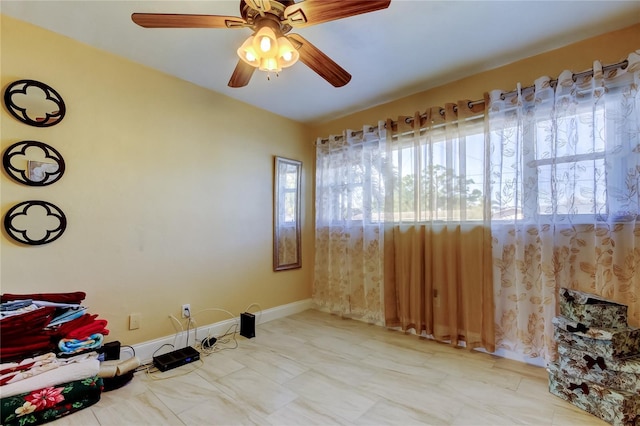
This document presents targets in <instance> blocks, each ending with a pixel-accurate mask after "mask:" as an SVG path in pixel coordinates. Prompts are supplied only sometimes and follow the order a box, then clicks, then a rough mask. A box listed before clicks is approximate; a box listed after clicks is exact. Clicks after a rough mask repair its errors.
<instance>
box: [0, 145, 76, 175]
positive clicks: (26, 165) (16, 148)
mask: <svg viewBox="0 0 640 426" xmlns="http://www.w3.org/2000/svg"><path fill="white" fill-rule="evenodd" d="M36 158H37V159H38V160H35V159H36ZM39 160H42V161H39ZM2 165H3V166H4V169H5V171H6V172H7V174H8V175H9V176H11V177H12V178H13V179H14V180H16V181H18V182H20V183H23V184H25V185H29V186H45V185H51V184H52V183H54V182H57V181H58V180H59V179H60V178H61V177H62V175H63V174H64V170H65V164H64V159H63V158H62V155H60V153H59V152H58V151H56V150H55V149H54V148H53V147H51V146H49V145H47V144H46V143H42V142H38V141H22V142H17V143H14V144H13V145H11V146H10V147H9V148H7V149H6V151H5V152H4V155H3V156H2Z"/></svg>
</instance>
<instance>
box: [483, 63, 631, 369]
mask: <svg viewBox="0 0 640 426" xmlns="http://www.w3.org/2000/svg"><path fill="white" fill-rule="evenodd" d="M639 54H640V51H637V52H635V53H632V54H631V55H629V58H628V65H627V67H626V68H625V69H621V68H615V69H612V70H608V71H603V67H602V65H601V64H600V63H599V62H595V63H594V67H593V73H584V74H586V75H583V74H582V73H581V74H578V75H574V74H572V73H571V72H570V71H565V72H563V73H562V74H561V75H560V76H559V77H558V79H557V84H555V85H554V84H552V83H553V82H552V80H551V79H550V78H547V77H542V78H540V79H538V80H537V81H536V82H535V86H534V87H533V88H527V89H523V88H521V87H520V86H518V89H517V90H516V91H515V92H514V93H509V94H506V95H504V94H502V93H500V92H498V91H496V92H492V93H491V96H490V103H489V108H488V112H487V117H488V123H489V133H488V143H489V146H490V155H491V163H490V169H489V170H488V172H489V180H490V185H491V187H490V198H491V210H492V212H491V213H492V223H491V232H492V236H493V256H494V283H495V296H496V339H497V346H498V347H499V348H502V349H505V350H508V351H513V352H516V353H518V354H521V355H524V356H528V357H534V358H535V357H539V358H541V359H543V360H549V359H553V358H554V357H555V343H554V342H553V326H552V324H551V319H552V318H553V317H554V316H555V315H556V312H557V302H558V301H557V298H556V296H557V294H558V291H559V288H560V287H570V288H576V289H581V290H584V291H588V292H592V293H596V294H599V295H602V296H604V297H607V298H610V299H612V300H615V301H618V302H620V303H625V304H627V305H629V313H630V323H631V324H632V325H635V326H640V221H637V218H638V214H639V213H640V209H639V205H640V198H639V192H638V191H639V188H640V180H639V175H640V140H639V138H638V135H639V133H640V118H639V114H640V97H639V94H638V85H639V84H640V55H639Z"/></svg>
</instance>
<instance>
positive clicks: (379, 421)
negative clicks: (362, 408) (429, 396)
mask: <svg viewBox="0 0 640 426" xmlns="http://www.w3.org/2000/svg"><path fill="white" fill-rule="evenodd" d="M355 424H357V425H363V426H367V425H389V426H395V425H407V426H410V425H447V424H449V423H448V422H446V421H444V420H442V419H440V418H438V417H435V416H433V415H431V414H428V413H425V412H423V411H420V410H416V409H415V408H413V407H408V406H406V405H402V404H397V403H395V402H391V401H386V400H381V401H378V402H377V403H376V404H375V405H374V406H373V407H371V409H369V410H368V411H367V412H366V413H364V414H363V415H362V416H360V418H359V419H357V420H356V421H355Z"/></svg>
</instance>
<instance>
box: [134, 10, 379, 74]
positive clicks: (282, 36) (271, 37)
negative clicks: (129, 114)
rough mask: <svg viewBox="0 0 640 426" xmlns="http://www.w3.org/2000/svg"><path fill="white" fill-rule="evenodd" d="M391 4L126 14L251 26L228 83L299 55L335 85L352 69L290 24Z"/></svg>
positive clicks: (166, 23)
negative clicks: (228, 12)
mask: <svg viewBox="0 0 640 426" xmlns="http://www.w3.org/2000/svg"><path fill="white" fill-rule="evenodd" d="M390 3H391V0H386V1H377V0H362V1H360V0H304V1H301V2H299V3H295V2H294V1H293V0H277V1H276V0H240V15H241V17H236V16H221V15H188V14H168V13H134V14H132V15H131V19H132V20H133V22H135V23H136V24H138V25H140V26H141V27H144V28H231V29H236V28H250V29H251V30H252V31H253V34H252V36H251V37H249V38H248V39H247V40H246V41H245V42H244V43H243V44H242V46H240V48H239V49H238V51H237V52H238V56H239V57H240V60H238V64H237V65H236V68H235V70H234V71H233V74H232V75H231V79H230V80H229V84H228V85H229V87H243V86H246V85H247V84H248V83H249V80H251V76H252V75H253V73H254V71H255V70H256V68H258V69H260V70H262V71H267V72H269V71H271V72H276V73H277V72H279V71H280V70H281V69H282V68H284V67H288V66H291V65H293V64H294V63H295V62H296V61H297V60H298V59H299V60H300V61H302V63H304V64H305V65H307V66H308V67H309V68H311V69H312V70H313V71H315V72H316V73H317V74H318V75H320V77H322V78H324V79H325V80H326V81H328V82H329V83H330V84H331V85H333V86H334V87H341V86H344V85H345V84H347V83H348V82H349V81H350V80H351V74H349V73H348V72H347V71H346V70H345V69H344V68H342V67H341V66H340V65H338V64H337V63H335V62H334V61H333V60H332V59H331V58H329V57H328V56H327V55H325V54H324V53H323V52H322V51H320V49H318V48H317V47H315V46H314V45H313V44H311V43H310V42H309V41H307V40H306V39H305V38H304V37H302V36H301V35H299V34H288V33H289V32H290V31H291V30H292V29H293V28H302V27H308V26H311V25H316V24H321V23H323V22H328V21H334V20H336V19H342V18H348V17H350V16H354V15H359V14H362V13H368V12H374V11H376V10H381V9H386V8H387V7H389V4H390ZM287 34H288V35H287Z"/></svg>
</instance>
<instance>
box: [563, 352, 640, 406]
mask: <svg viewBox="0 0 640 426" xmlns="http://www.w3.org/2000/svg"><path fill="white" fill-rule="evenodd" d="M558 354H559V355H560V356H559V357H558V360H557V361H555V362H554V368H555V369H556V370H558V371H560V372H561V373H562V374H563V375H564V376H568V377H580V378H581V379H584V380H588V381H590V382H594V383H599V384H601V385H602V386H605V387H608V388H613V389H619V390H623V391H625V392H631V393H636V394H638V395H640V356H634V357H629V358H625V359H623V360H618V361H616V360H613V359H605V358H603V357H601V356H596V355H594V354H591V353H589V352H585V351H579V350H574V349H571V348H567V347H565V346H562V345H560V346H558Z"/></svg>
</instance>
